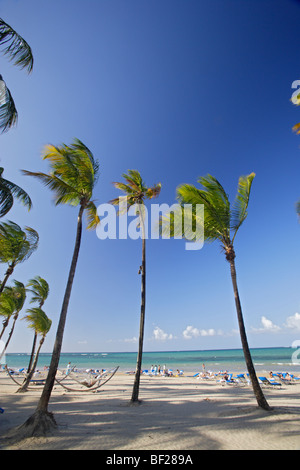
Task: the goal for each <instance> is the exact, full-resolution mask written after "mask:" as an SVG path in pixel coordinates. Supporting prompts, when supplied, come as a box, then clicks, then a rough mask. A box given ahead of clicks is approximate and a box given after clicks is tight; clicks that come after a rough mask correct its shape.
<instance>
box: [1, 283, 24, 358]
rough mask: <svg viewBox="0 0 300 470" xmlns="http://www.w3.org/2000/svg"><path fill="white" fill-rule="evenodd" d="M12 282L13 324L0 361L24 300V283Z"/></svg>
mask: <svg viewBox="0 0 300 470" xmlns="http://www.w3.org/2000/svg"><path fill="white" fill-rule="evenodd" d="M14 284H15V285H14V286H13V287H12V289H11V296H12V299H13V301H14V304H15V308H14V313H13V315H14V316H13V324H12V327H11V330H10V332H9V335H8V338H7V340H6V343H5V346H4V348H3V351H2V352H1V353H0V362H1V359H2V357H3V356H4V354H5V351H6V350H7V347H8V344H9V342H10V340H11V337H12V334H13V332H14V329H15V325H16V321H17V319H18V317H19V313H20V311H21V310H22V308H23V305H24V302H25V300H26V288H25V286H24V284H23V283H22V282H19V281H14Z"/></svg>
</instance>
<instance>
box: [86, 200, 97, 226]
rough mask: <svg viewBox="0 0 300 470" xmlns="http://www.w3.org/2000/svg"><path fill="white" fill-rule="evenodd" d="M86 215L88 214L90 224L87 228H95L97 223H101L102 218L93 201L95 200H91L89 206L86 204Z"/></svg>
mask: <svg viewBox="0 0 300 470" xmlns="http://www.w3.org/2000/svg"><path fill="white" fill-rule="evenodd" d="M85 210H86V216H87V221H88V226H87V229H88V230H91V229H95V228H96V227H97V225H98V224H99V223H100V219H99V216H98V213H97V207H96V206H95V204H94V203H93V201H90V202H89V203H88V204H87V206H86V209H85Z"/></svg>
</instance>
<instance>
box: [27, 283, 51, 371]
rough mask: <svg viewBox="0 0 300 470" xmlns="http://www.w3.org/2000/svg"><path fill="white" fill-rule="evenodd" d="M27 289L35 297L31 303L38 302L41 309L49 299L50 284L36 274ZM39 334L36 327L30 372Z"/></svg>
mask: <svg viewBox="0 0 300 470" xmlns="http://www.w3.org/2000/svg"><path fill="white" fill-rule="evenodd" d="M28 287H32V289H28ZM27 291H29V292H31V293H32V294H33V297H32V298H31V300H30V303H33V302H38V304H39V308H40V309H41V308H42V306H43V305H44V302H45V300H46V299H47V297H48V295H49V284H48V282H47V281H45V279H43V278H42V277H41V276H36V277H35V278H33V279H30V280H29V282H28V284H27ZM37 335H38V331H37V330H36V329H35V330H34V337H33V344H32V349H31V355H30V360H29V364H28V367H27V370H28V372H29V371H30V369H31V364H32V361H33V356H34V351H35V346H36V341H37Z"/></svg>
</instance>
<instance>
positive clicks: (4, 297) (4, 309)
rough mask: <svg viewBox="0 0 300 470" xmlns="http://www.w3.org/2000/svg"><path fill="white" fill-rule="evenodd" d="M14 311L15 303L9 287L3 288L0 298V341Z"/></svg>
mask: <svg viewBox="0 0 300 470" xmlns="http://www.w3.org/2000/svg"><path fill="white" fill-rule="evenodd" d="M14 311H15V302H14V299H13V297H12V295H11V287H5V288H4V290H3V292H2V294H1V296H0V316H1V317H3V321H2V325H3V327H2V331H1V334H0V339H1V338H2V336H3V333H4V332H5V330H6V328H7V327H8V323H9V320H10V318H11V317H12V315H13V313H14Z"/></svg>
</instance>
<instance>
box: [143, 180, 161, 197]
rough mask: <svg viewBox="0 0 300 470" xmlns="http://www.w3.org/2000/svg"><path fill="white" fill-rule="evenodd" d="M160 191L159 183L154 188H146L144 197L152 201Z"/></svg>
mask: <svg viewBox="0 0 300 470" xmlns="http://www.w3.org/2000/svg"><path fill="white" fill-rule="evenodd" d="M160 191H161V183H158V184H156V185H155V186H152V187H151V188H147V190H146V197H147V198H148V199H154V198H156V197H158V196H159V194H160Z"/></svg>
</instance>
